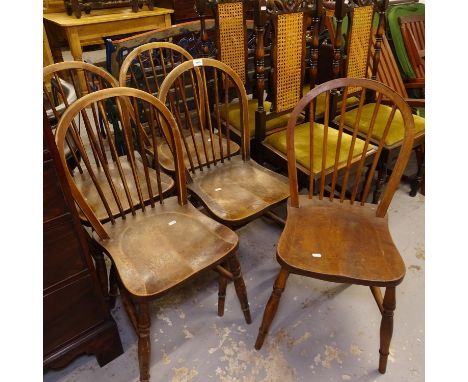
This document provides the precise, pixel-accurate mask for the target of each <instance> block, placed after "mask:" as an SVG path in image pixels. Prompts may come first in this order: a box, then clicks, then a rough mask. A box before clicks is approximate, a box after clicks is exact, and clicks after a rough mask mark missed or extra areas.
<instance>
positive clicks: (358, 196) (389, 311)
mask: <svg viewBox="0 0 468 382" xmlns="http://www.w3.org/2000/svg"><path fill="white" fill-rule="evenodd" d="M354 87H359V88H362V89H363V90H362V92H363V93H367V92H374V93H375V92H377V94H378V96H377V103H376V108H375V112H374V116H375V115H376V113H377V110H376V109H378V107H379V106H378V105H379V104H380V102H381V101H382V99H383V97H385V99H387V100H388V102H389V104H391V113H390V115H389V116H388V119H387V122H386V123H384V126H385V131H384V134H383V136H382V139H381V141H380V142H379V144H378V146H377V147H376V149H377V153H376V155H375V157H374V158H373V161H372V165H371V166H370V170H369V171H366V170H365V168H364V162H365V155H360V157H359V159H358V160H357V162H355V166H354V169H352V163H353V145H354V144H355V142H356V138H357V136H359V135H361V132H360V131H359V126H358V125H357V124H356V125H355V126H354V130H353V138H352V142H346V141H345V140H343V141H342V143H341V147H340V144H339V145H338V147H337V148H336V150H335V147H334V146H333V147H332V150H331V151H329V150H328V148H329V146H328V145H329V143H330V142H331V141H332V142H334V139H332V140H330V139H329V138H331V137H332V134H336V130H332V129H324V130H323V136H322V137H320V139H319V141H320V142H319V145H318V146H317V147H320V146H322V150H323V151H324V152H325V151H328V152H329V153H330V160H331V163H333V166H332V170H331V173H330V175H331V177H332V182H331V186H329V183H328V181H327V180H326V177H325V171H324V170H325V169H326V163H327V162H328V161H325V159H322V161H321V163H317V165H318V166H319V167H321V169H322V171H321V173H322V178H321V179H320V182H319V185H318V195H317V196H313V194H314V190H312V189H309V193H308V195H302V194H301V195H299V192H298V181H297V166H296V162H297V160H298V158H297V157H296V155H295V150H294V145H295V130H296V126H295V124H296V119H297V117H298V116H299V113H301V112H302V111H303V110H304V109H305V108H306V107H307V106H309V107H310V109H311V110H313V102H314V100H316V99H317V97H318V96H319V94H320V93H323V92H325V93H326V94H327V95H326V98H327V99H330V94H331V91H333V89H337V90H339V91H342V92H343V97H344V98H345V99H346V97H347V96H348V94H349V93H352V91H353V90H352V89H353V88H354ZM362 106H363V104H362V103H361V104H360V105H359V108H358V110H359V113H361V112H362ZM342 108H343V110H344V106H343V107H342ZM397 112H398V113H400V114H401V117H402V119H403V129H404V142H403V144H402V146H401V151H400V154H399V156H398V160H397V163H396V165H395V167H394V171H393V173H392V175H391V177H390V181H389V182H388V185H387V188H386V190H385V193H384V195H383V198H382V200H381V202H380V204H379V205H378V206H376V205H374V204H367V203H366V200H367V195H368V192H369V190H370V186H371V182H372V178H373V175H374V171H375V169H376V166H377V163H378V160H379V155H380V154H381V152H382V148H383V144H384V141H385V136H386V135H387V134H388V131H389V126H390V122H391V120H392V118H394V117H395V115H396V113H397ZM343 122H344V120H343V118H342V117H341V118H340V124H339V125H340V128H339V131H338V138H337V139H338V141H340V140H341V139H340V137H341V138H343ZM373 122H375V118H374V119H373ZM309 125H310V136H311V137H313V134H312V130H313V129H316V127H313V126H314V125H313V124H312V123H310V124H309ZM372 125H373V126H372V127H377V126H376V125H375V124H374V123H373V124H372ZM372 127H371V129H372ZM287 131H288V133H287V147H288V150H287V152H288V174H289V182H290V190H291V198H290V201H289V203H288V217H287V220H286V227H285V229H284V231H283V233H282V234H281V237H280V240H279V243H278V247H277V252H276V258H277V260H278V262H279V263H280V265H281V270H280V272H279V274H278V277H277V279H276V281H275V284H274V286H273V293H272V295H271V297H270V299H269V300H268V303H267V305H266V307H265V312H264V316H263V320H262V324H261V326H260V329H259V333H258V337H257V340H256V343H255V348H256V349H257V350H258V349H260V348H261V347H262V345H263V342H264V339H265V336H266V334H267V333H268V329H269V327H270V325H271V322H272V320H273V318H274V316H275V314H276V311H277V309H278V304H279V300H280V297H281V294H282V292H283V291H284V288H285V285H286V281H287V279H288V276H289V274H290V273H294V274H299V275H302V276H307V277H312V278H317V279H321V280H326V281H332V282H339V283H351V284H358V285H366V286H369V287H370V289H371V291H372V294H373V296H374V298H375V300H376V302H377V305H378V307H379V309H380V312H381V313H382V322H381V326H380V350H379V353H380V360H379V371H380V373H385V371H386V366H387V358H388V354H389V347H390V340H391V337H392V331H393V314H394V310H395V296H396V293H395V287H396V286H397V285H398V284H399V283H400V282H401V281H402V280H403V277H404V275H405V265H404V263H403V260H402V258H401V257H400V254H399V252H398V249H397V248H396V246H395V245H394V244H393V241H392V238H391V235H390V232H389V229H388V220H387V215H386V214H387V209H388V207H389V205H390V202H391V200H392V197H393V195H394V193H395V190H396V188H397V186H398V183H399V181H400V177H401V175H402V173H403V170H404V169H405V167H406V163H407V161H408V159H409V156H410V154H411V148H412V146H413V142H412V141H413V138H414V122H413V117H412V115H411V110H410V108H409V106H408V105H407V104H406V103H405V101H404V100H403V98H402V97H401V96H399V95H398V94H396V93H395V92H394V91H392V90H391V89H389V88H388V87H386V86H385V85H383V84H381V83H379V82H376V81H372V80H368V79H353V78H341V79H336V80H332V81H329V82H326V83H324V84H322V85H319V86H317V87H316V88H315V89H313V90H312V91H311V92H309V93H308V94H307V95H306V96H305V97H304V98H302V99H301V101H300V102H299V103H298V105H297V106H296V107H295V108H294V110H293V112H292V115H291V118H290V120H289V122H288V128H287ZM314 138H315V137H314ZM317 138H318V137H317ZM311 139H312V138H311ZM363 139H365V145H370V133H369V134H366V137H365V138H364V137H363ZM311 146H312V147H315V146H314V145H313V144H311ZM343 151H344V152H343ZM365 151H366V150H364V151H363V152H365ZM342 154H344V155H342ZM322 158H323V157H322ZM310 161H311V162H313V163H314V156H313V155H312V154H311V155H310ZM314 165H315V163H314V164H313V165H312V167H314ZM356 166H357V167H356ZM339 170H341V173H342V178H341V177H340V174H339ZM364 175H365V180H364V189H363V190H362V191H360V192H359V193H358V187H357V185H358V184H359V183H360V179H361V177H362V176H364ZM313 183H314V182H313V179H312V178H311V179H310V184H311V185H312V184H313ZM338 183H339V184H340V185H341V187H340V189H337V188H336V185H337V184H338ZM348 185H349V187H350V189H351V190H350V194H349V197H348V196H346V194H347V192H346V190H347V189H348ZM381 287H385V288H386V289H385V295H384V297H382V293H381V290H380V288H381ZM343 319H346V318H343Z"/></svg>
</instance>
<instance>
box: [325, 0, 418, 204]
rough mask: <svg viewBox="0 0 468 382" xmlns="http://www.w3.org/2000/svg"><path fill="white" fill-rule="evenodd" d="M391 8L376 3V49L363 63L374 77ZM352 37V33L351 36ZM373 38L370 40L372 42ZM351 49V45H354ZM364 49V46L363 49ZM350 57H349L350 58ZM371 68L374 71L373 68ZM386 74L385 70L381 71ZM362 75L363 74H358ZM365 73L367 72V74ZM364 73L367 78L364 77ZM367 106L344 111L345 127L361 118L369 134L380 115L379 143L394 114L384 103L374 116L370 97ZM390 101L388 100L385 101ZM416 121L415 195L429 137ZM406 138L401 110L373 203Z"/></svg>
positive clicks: (387, 141)
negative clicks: (377, 15)
mask: <svg viewBox="0 0 468 382" xmlns="http://www.w3.org/2000/svg"><path fill="white" fill-rule="evenodd" d="M387 7H388V0H382V1H377V2H376V9H377V12H378V14H379V18H378V28H377V29H376V31H377V32H376V34H375V43H374V44H373V46H372V48H371V49H369V53H371V52H372V57H371V58H370V57H369V60H368V63H367V65H369V66H363V69H364V70H366V73H369V71H370V72H371V73H372V78H373V79H377V73H378V71H379V70H378V68H379V63H380V57H381V52H380V51H381V43H382V36H383V35H384V30H385V17H384V15H385V11H386V9H387ZM351 38H352V36H351ZM370 42H372V40H370V41H369V44H368V45H372V44H370ZM350 48H351V47H350ZM350 48H348V55H350V52H349V50H350ZM357 48H359V43H358V44H357ZM361 49H362V48H361ZM348 60H349V59H348ZM370 68H371V70H370ZM381 73H382V71H381ZM348 75H349V72H348ZM357 75H358V76H361V75H360V74H357ZM364 76H365V75H364ZM364 76H363V77H364ZM403 95H404V94H403ZM366 102H367V103H366V105H364V106H363V108H362V111H361V114H360V115H358V109H353V110H350V111H347V112H346V113H345V114H344V116H343V117H344V123H345V129H347V130H352V129H353V126H355V125H356V123H357V122H356V121H357V120H358V121H359V129H360V131H361V133H362V134H367V132H368V131H369V129H370V126H371V124H372V119H373V118H376V122H375V123H376V128H375V129H373V131H372V137H371V142H372V143H373V144H376V142H379V141H380V140H381V135H382V133H383V132H384V130H385V121H386V118H388V116H389V115H390V113H391V109H390V107H389V106H388V105H381V106H380V107H379V113H378V114H377V115H376V116H375V117H374V114H373V111H374V109H375V105H376V103H375V101H374V100H372V99H371V98H369V99H368V100H366ZM384 102H386V100H384ZM334 123H335V125H338V120H337V118H335V120H334ZM414 124H415V139H414V148H415V149H417V155H418V157H419V169H418V174H417V176H416V178H415V180H413V181H412V190H411V195H415V194H416V192H417V190H418V188H419V185H420V181H421V176H422V171H423V165H422V160H421V158H422V155H421V153H422V150H423V145H424V136H425V121H424V118H422V117H420V116H418V115H414ZM403 137H404V125H403V119H402V116H401V114H400V113H398V112H397V113H396V115H395V118H394V119H393V121H392V125H391V126H390V131H389V134H388V135H387V137H386V139H385V143H384V146H383V152H382V155H381V156H380V160H379V165H378V168H377V180H376V182H375V189H374V193H373V202H374V203H377V202H378V200H379V198H380V195H381V189H382V187H383V184H384V183H385V181H386V179H387V172H388V169H389V167H390V166H391V163H392V162H393V159H394V157H395V156H396V155H397V153H398V150H400V147H401V145H402V144H403Z"/></svg>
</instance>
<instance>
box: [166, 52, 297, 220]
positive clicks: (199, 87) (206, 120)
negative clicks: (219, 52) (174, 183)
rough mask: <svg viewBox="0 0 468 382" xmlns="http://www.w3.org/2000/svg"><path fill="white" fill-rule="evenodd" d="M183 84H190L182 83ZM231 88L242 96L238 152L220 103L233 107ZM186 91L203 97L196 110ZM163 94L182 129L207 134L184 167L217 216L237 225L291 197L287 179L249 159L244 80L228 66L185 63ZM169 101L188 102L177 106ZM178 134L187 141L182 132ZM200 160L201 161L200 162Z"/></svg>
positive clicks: (199, 61)
mask: <svg viewBox="0 0 468 382" xmlns="http://www.w3.org/2000/svg"><path fill="white" fill-rule="evenodd" d="M197 77H198V78H199V80H198V81H197V82H194V81H193V78H197ZM209 82H211V83H212V84H213V89H212V90H213V93H212V94H213V95H214V96H213V98H212V99H210V98H209V96H208V95H209V91H208V85H207V84H208V83H209ZM180 83H182V84H186V85H187V86H180V85H179V84H180ZM229 91H230V92H233V93H234V97H235V98H237V99H238V100H239V101H238V104H239V106H240V118H241V123H242V131H241V133H242V134H241V150H240V154H235V152H234V151H233V149H232V144H233V142H232V139H231V134H230V130H229V129H226V125H228V124H229V119H227V120H225V121H223V120H222V119H221V116H220V114H221V111H220V110H221V107H224V108H226V110H228V111H229V108H230V107H231V106H232V104H231V103H229V102H228V98H229V97H228V96H227V94H226V93H227V92H229ZM184 92H186V93H190V94H194V95H197V94H198V95H199V97H196V98H195V110H193V111H192V112H189V107H187V106H186V104H187V102H185V100H186V99H187V97H186V96H185V95H184V94H183V93H184ZM223 93H224V95H225V96H224V97H223V98H221V97H220V96H219V95H220V94H221V95H222V94H223ZM159 98H160V99H161V101H162V102H164V103H165V104H166V105H168V106H169V108H170V109H171V111H172V112H173V113H174V114H175V115H176V120H177V121H178V122H179V121H184V125H183V126H181V125H178V128H179V129H188V130H190V131H192V129H193V126H199V128H200V132H202V134H206V136H205V139H204V140H202V143H203V142H205V143H206V144H204V145H196V146H195V150H194V152H193V154H194V155H193V158H191V159H190V163H189V165H186V167H187V171H188V175H187V187H188V189H189V190H190V191H191V192H192V193H193V194H194V195H196V196H197V197H198V199H200V201H201V202H202V203H203V204H204V206H205V207H206V208H207V210H208V211H209V212H210V213H211V215H212V216H213V217H214V218H215V219H217V220H219V221H221V222H223V223H225V224H227V225H229V226H233V227H237V226H240V225H242V224H244V223H247V222H249V221H250V220H252V219H253V218H255V217H257V216H259V215H261V214H264V213H266V212H268V211H269V210H270V209H271V208H272V207H274V206H276V205H277V204H278V203H280V202H282V201H284V200H285V199H286V198H287V197H288V195H289V192H288V188H287V179H286V178H285V177H284V176H282V175H279V174H276V173H274V172H272V171H270V170H268V169H266V168H264V167H262V166H260V165H259V164H257V163H256V162H254V161H253V160H252V159H250V139H249V128H248V112H249V109H248V101H247V94H246V91H245V88H244V86H243V83H242V79H240V78H239V76H238V75H237V74H236V73H235V72H234V70H233V69H231V68H230V67H229V66H228V65H226V64H224V63H222V62H220V61H217V60H214V59H209V58H203V59H196V60H193V61H189V62H185V63H183V64H182V65H180V66H178V67H177V68H176V69H174V70H173V71H172V72H171V73H169V75H168V76H167V77H166V79H165V80H164V82H163V84H162V86H161V90H160V92H159ZM171 99H179V100H182V101H184V103H183V105H182V106H181V107H176V105H175V104H174V103H173V102H172V101H171ZM180 111H182V112H180ZM182 114H183V115H182ZM227 115H229V113H228V114H227ZM210 116H214V118H211V117H210ZM224 131H225V133H224ZM180 136H181V139H182V140H183V139H184V136H183V135H182V134H180ZM183 144H184V145H185V144H186V143H185V142H183ZM199 163H202V164H203V165H200V166H197V164H199Z"/></svg>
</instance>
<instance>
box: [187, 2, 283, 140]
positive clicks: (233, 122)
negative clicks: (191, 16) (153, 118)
mask: <svg viewBox="0 0 468 382" xmlns="http://www.w3.org/2000/svg"><path fill="white" fill-rule="evenodd" d="M195 6H196V8H197V12H198V14H199V15H200V18H201V19H202V18H203V17H204V14H205V13H206V8H207V6H210V7H211V9H212V11H213V14H214V17H215V30H216V32H215V40H216V57H215V58H216V59H218V60H219V61H221V62H224V63H225V64H227V65H229V66H230V67H231V68H232V69H233V70H234V72H235V73H236V74H237V75H238V76H239V77H240V78H241V80H242V82H243V83H244V86H245V88H246V90H247V91H248V93H251V94H252V96H251V98H250V99H249V100H248V108H249V131H250V139H253V138H254V137H255V111H256V110H257V107H258V97H257V94H256V89H255V81H254V80H253V78H252V77H253V76H254V75H255V73H254V70H255V62H254V55H255V39H254V36H253V33H251V32H252V28H254V24H253V23H252V21H251V20H246V11H247V7H248V5H247V2H245V1H243V0H217V1H214V2H213V1H209V0H197V1H195ZM257 32H258V31H257ZM263 32H264V31H262V33H263ZM201 36H202V38H205V39H206V38H207V36H208V34H207V33H206V32H204V31H203V23H202V33H201ZM262 37H263V36H262ZM205 57H208V56H207V55H205ZM256 65H257V66H258V65H259V64H258V61H257V64H256ZM264 66H265V60H263V61H262V68H263V69H264ZM262 96H263V94H262ZM232 103H233V104H232V105H230V107H229V115H227V111H226V109H225V108H224V107H222V108H221V110H220V117H221V119H222V120H224V121H226V120H229V123H228V124H227V127H228V128H229V129H230V130H231V133H232V134H234V135H233V137H232V138H233V139H234V140H236V141H237V142H240V136H241V134H242V129H243V125H242V121H241V118H240V105H239V103H238V102H237V100H232ZM263 104H264V108H265V109H266V110H268V111H269V110H270V107H271V102H269V101H263ZM288 117H289V116H288V115H286V116H279V117H278V118H271V119H269V120H268V121H267V125H266V129H267V131H270V130H274V129H276V128H280V127H283V126H285V125H286V123H287V121H288Z"/></svg>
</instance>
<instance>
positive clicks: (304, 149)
mask: <svg viewBox="0 0 468 382" xmlns="http://www.w3.org/2000/svg"><path fill="white" fill-rule="evenodd" d="M323 136H324V126H323V125H322V124H320V123H315V124H314V158H313V173H314V174H318V173H320V172H321V171H322V152H323ZM351 138H352V137H351V135H348V134H343V136H342V140H341V148H340V156H339V164H340V167H342V166H343V165H345V164H346V161H347V160H348V154H349V149H350V145H351ZM337 139H338V130H335V129H332V128H331V127H329V128H328V138H327V154H326V155H327V159H326V165H325V168H326V170H328V169H332V168H333V166H334V165H335V155H336V142H337ZM294 140H295V142H294V143H295V151H296V162H297V163H299V164H300V165H302V166H303V167H305V168H307V169H308V170H310V126H309V123H308V122H307V123H302V124H300V125H297V126H296V128H295V131H294ZM265 143H266V144H268V145H269V146H271V147H273V148H274V149H276V150H278V151H279V152H281V153H283V154H284V155H286V153H287V149H286V130H284V131H280V132H278V133H274V134H271V135H270V136H268V137H267V138H266V139H265ZM373 149H374V146H372V145H369V146H368V151H371V150H373ZM363 150H364V141H363V140H361V139H359V138H357V139H356V142H355V145H354V152H353V158H356V157H358V156H360V155H361V154H362V151H363Z"/></svg>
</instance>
